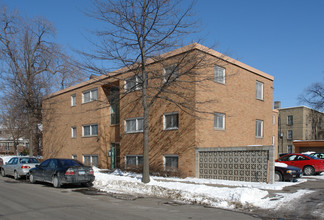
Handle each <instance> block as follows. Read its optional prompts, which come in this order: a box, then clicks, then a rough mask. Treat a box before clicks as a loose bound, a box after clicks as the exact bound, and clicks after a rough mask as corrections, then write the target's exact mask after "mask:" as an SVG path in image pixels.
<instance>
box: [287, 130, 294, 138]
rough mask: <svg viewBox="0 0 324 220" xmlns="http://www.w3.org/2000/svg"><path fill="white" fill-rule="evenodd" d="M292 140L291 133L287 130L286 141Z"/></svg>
mask: <svg viewBox="0 0 324 220" xmlns="http://www.w3.org/2000/svg"><path fill="white" fill-rule="evenodd" d="M292 139H293V131H292V130H288V131H287V140H292Z"/></svg>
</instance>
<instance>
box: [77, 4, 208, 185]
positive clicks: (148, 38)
mask: <svg viewBox="0 0 324 220" xmlns="http://www.w3.org/2000/svg"><path fill="white" fill-rule="evenodd" d="M192 9H193V2H191V3H190V4H189V5H188V2H187V1H186V2H184V1H178V0H93V10H92V11H90V12H87V15H89V16H91V17H93V18H95V19H97V20H98V21H100V22H103V24H104V25H106V26H104V27H103V29H102V30H99V31H95V32H94V33H95V35H96V37H97V38H98V39H99V41H97V40H96V41H93V45H94V47H93V48H95V50H94V51H92V52H83V53H82V54H83V55H85V56H86V58H87V60H86V61H87V62H84V63H85V64H84V67H85V68H87V69H88V70H91V71H93V72H95V73H97V74H107V73H108V72H109V71H110V70H111V69H107V68H104V67H102V66H101V67H98V65H94V60H101V61H102V62H104V61H108V62H109V66H111V65H112V62H113V63H114V64H116V66H114V67H115V68H122V71H118V72H112V73H110V74H109V77H115V78H118V79H124V80H125V77H129V78H127V79H126V81H127V85H125V87H123V88H121V92H120V98H121V99H122V98H123V97H125V96H126V95H128V94H130V92H131V91H135V90H136V91H137V92H136V93H135V94H134V93H132V99H131V101H130V102H132V103H133V104H134V106H136V105H137V104H138V103H139V104H140V105H141V106H142V109H143V116H144V119H143V178H142V181H143V182H144V183H148V182H149V181H150V178H149V120H150V119H149V111H150V108H151V107H152V105H153V104H154V103H155V102H156V101H157V100H159V99H160V100H165V101H167V102H170V103H173V104H175V105H176V106H178V107H179V108H180V109H182V110H184V111H186V112H187V113H188V114H192V115H193V111H195V110H196V108H195V107H196V106H197V104H198V103H196V102H194V99H193V98H192V94H193V90H194V89H193V83H194V82H197V81H203V80H209V79H208V78H207V75H205V76H204V75H203V74H201V73H200V75H198V73H199V71H197V69H198V67H199V66H203V63H204V60H205V58H206V57H205V55H204V54H203V53H198V52H196V51H195V44H192V45H191V46H192V48H189V49H188V51H190V52H189V53H183V54H181V53H179V54H180V55H179V56H177V57H173V62H172V63H170V61H169V59H168V58H166V57H165V56H161V54H162V53H164V52H167V51H170V50H173V49H175V48H177V47H179V46H180V45H182V43H183V42H182V40H181V39H184V38H185V37H186V36H187V35H188V34H191V33H193V32H194V31H195V30H197V26H196V22H194V21H193V20H192V19H190V18H191V16H192ZM174 60H175V61H174ZM111 61H112V62H111ZM152 63H154V64H157V65H160V67H163V68H164V70H165V72H164V73H161V68H160V69H159V70H156V69H154V68H150V66H149V65H150V64H152ZM205 67H206V66H205ZM130 73H131V74H130ZM204 77H205V78H204ZM148 82H150V83H148ZM138 91H140V92H138ZM190 92H191V93H190ZM134 108H135V107H134Z"/></svg>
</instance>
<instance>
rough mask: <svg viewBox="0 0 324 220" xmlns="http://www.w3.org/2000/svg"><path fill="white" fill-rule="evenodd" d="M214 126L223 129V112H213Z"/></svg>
mask: <svg viewBox="0 0 324 220" xmlns="http://www.w3.org/2000/svg"><path fill="white" fill-rule="evenodd" d="M214 128H215V129H219V130H224V129H225V114H223V113H215V114H214Z"/></svg>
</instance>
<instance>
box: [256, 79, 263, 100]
mask: <svg viewBox="0 0 324 220" xmlns="http://www.w3.org/2000/svg"><path fill="white" fill-rule="evenodd" d="M256 98H257V99H259V100H263V83H262V82H259V81H257V82H256Z"/></svg>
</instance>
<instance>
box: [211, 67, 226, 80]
mask: <svg viewBox="0 0 324 220" xmlns="http://www.w3.org/2000/svg"><path fill="white" fill-rule="evenodd" d="M214 80H215V82H218V83H222V84H225V69H224V68H223V67H220V66H217V65H215V67H214Z"/></svg>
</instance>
